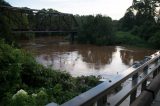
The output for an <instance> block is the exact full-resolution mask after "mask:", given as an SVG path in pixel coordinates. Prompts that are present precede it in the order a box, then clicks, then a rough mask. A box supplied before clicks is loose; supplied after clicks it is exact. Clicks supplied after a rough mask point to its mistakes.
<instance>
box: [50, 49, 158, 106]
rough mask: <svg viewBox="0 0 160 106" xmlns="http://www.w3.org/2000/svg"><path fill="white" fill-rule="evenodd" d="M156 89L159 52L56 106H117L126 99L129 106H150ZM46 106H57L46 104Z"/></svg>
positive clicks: (55, 105)
mask: <svg viewBox="0 0 160 106" xmlns="http://www.w3.org/2000/svg"><path fill="white" fill-rule="evenodd" d="M115 67H116V66H115ZM117 70H118V69H117ZM126 83H127V84H126ZM124 84H125V85H124ZM138 87H140V88H141V89H140V90H139V89H138ZM115 89H120V90H118V91H115ZM159 89H160V51H158V52H156V53H154V54H152V55H151V56H146V57H145V58H144V60H141V61H139V62H136V63H134V64H133V65H132V66H131V67H130V68H129V69H127V70H126V71H124V72H123V73H120V74H119V75H118V76H116V77H114V78H112V80H110V81H105V82H102V83H101V84H99V85H97V86H96V87H94V88H92V89H90V90H88V91H86V92H84V93H82V94H80V95H79V96H76V97H75V98H73V99H71V100H69V101H67V102H66V103H63V104H61V105H60V106H119V105H120V104H122V103H123V102H125V101H126V98H129V100H130V102H128V105H131V106H151V104H152V102H153V101H154V99H155V97H156V95H157V93H158V91H159ZM138 92H140V93H139V94H138ZM159 105H160V103H159ZM47 106H59V105H58V104H56V103H49V104H47ZM122 106H123V105H122Z"/></svg>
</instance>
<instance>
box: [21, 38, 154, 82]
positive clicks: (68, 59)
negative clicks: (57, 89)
mask: <svg viewBox="0 0 160 106" xmlns="http://www.w3.org/2000/svg"><path fill="white" fill-rule="evenodd" d="M56 39H57V38H54V37H39V38H36V39H34V40H32V41H31V40H30V41H23V43H21V44H22V47H23V48H24V49H25V50H28V51H30V52H32V53H34V54H35V57H36V60H37V61H38V62H39V63H41V64H43V65H45V66H48V67H52V68H54V69H58V70H61V71H67V72H69V73H70V74H71V75H72V76H74V77H77V76H82V75H85V76H89V75H95V76H101V77H102V78H104V79H110V78H111V77H113V76H116V75H118V74H119V73H121V72H124V71H125V70H126V69H127V68H129V67H130V66H131V65H132V64H133V62H134V61H138V60H142V59H143V58H144V56H148V55H151V54H152V53H154V52H155V51H154V50H149V49H142V48H133V47H124V46H94V45H80V44H74V45H70V44H68V43H64V42H61V43H60V42H59V41H58V42H57V40H56Z"/></svg>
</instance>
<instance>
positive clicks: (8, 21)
mask: <svg viewBox="0 0 160 106" xmlns="http://www.w3.org/2000/svg"><path fill="white" fill-rule="evenodd" d="M0 4H1V5H5V6H10V5H9V4H8V3H6V2H4V1H3V0H1V2H0ZM159 7H160V1H159V0H133V4H132V6H130V7H129V8H128V9H127V11H126V13H125V15H124V17H122V18H121V19H120V20H112V19H111V18H110V17H108V16H103V15H100V14H98V15H96V16H93V15H88V16H79V15H75V16H74V17H75V19H76V21H77V23H78V27H77V26H76V25H75V24H76V23H75V20H74V18H73V17H71V16H52V15H50V13H60V12H58V11H56V10H53V9H48V10H46V9H42V10H40V11H39V12H38V13H36V14H34V13H33V12H30V13H29V14H27V13H22V14H21V13H16V12H6V11H3V12H1V14H0V21H1V26H0V27H1V28H0V30H1V34H0V36H2V37H4V38H6V39H7V40H10V39H11V38H14V37H13V36H11V34H10V32H11V30H12V29H19V28H20V29H21V30H24V29H30V30H31V29H38V30H77V31H78V37H77V42H78V43H89V44H96V45H111V44H112V45H113V44H129V45H130V44H132V45H141V44H142V43H143V44H149V45H153V46H154V47H157V48H159V47H160V8H159ZM2 26H3V27H2ZM41 34H42V33H41ZM45 34H46V33H45ZM53 34H54V33H49V34H48V35H53ZM56 34H57V33H56ZM26 35H28V34H26ZM43 35H44V34H43ZM23 36H24V34H23Z"/></svg>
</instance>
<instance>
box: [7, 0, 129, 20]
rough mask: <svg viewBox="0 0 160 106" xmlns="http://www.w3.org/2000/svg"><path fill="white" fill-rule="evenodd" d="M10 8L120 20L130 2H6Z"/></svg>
mask: <svg viewBox="0 0 160 106" xmlns="http://www.w3.org/2000/svg"><path fill="white" fill-rule="evenodd" d="M6 1H7V2H9V3H10V4H11V5H12V6H16V7H29V8H32V9H42V8H46V9H47V8H52V9H55V10H58V11H60V12H65V13H73V14H79V15H89V14H91V15H95V14H102V15H107V16H110V17H112V18H113V19H120V18H121V17H122V16H123V15H124V13H125V11H126V9H127V8H128V7H129V6H130V5H131V4H132V0H6Z"/></svg>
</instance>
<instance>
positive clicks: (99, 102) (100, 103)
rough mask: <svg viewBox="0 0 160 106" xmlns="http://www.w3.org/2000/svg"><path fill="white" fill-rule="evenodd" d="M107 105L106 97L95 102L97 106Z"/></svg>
mask: <svg viewBox="0 0 160 106" xmlns="http://www.w3.org/2000/svg"><path fill="white" fill-rule="evenodd" d="M106 104H107V95H105V96H103V97H102V98H100V99H99V100H98V101H97V106H106Z"/></svg>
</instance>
